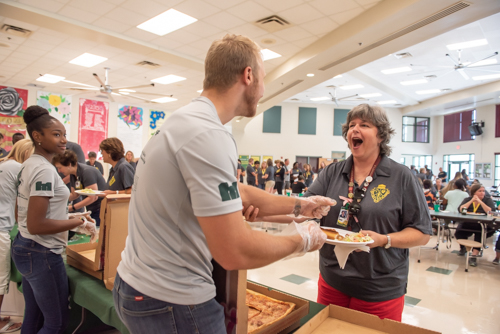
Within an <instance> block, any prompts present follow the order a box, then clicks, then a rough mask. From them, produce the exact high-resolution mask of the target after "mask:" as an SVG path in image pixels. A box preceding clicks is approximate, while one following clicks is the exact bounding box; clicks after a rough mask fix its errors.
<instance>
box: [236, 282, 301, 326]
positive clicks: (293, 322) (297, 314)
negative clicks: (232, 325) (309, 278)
mask: <svg viewBox="0 0 500 334" xmlns="http://www.w3.org/2000/svg"><path fill="white" fill-rule="evenodd" d="M247 289H249V290H253V291H255V292H258V293H261V294H263V295H266V296H268V297H271V298H274V299H277V300H281V301H284V302H292V303H294V304H295V309H294V310H293V311H292V312H291V313H290V314H288V315H287V316H286V317H284V318H283V319H280V320H279V321H277V322H276V323H274V324H272V325H271V326H268V327H265V328H263V329H262V330H260V331H257V332H256V333H258V334H276V333H280V334H287V333H290V332H292V331H293V330H295V329H297V328H298V327H299V326H300V319H302V318H303V317H305V316H306V315H308V314H309V301H308V300H306V299H302V298H299V297H295V296H292V295H289V294H287V293H284V292H281V291H277V290H272V289H270V288H268V287H266V286H263V285H260V284H257V283H253V282H248V281H247ZM245 294H246V292H245ZM246 314H248V307H246ZM247 322H248V320H247V321H245V323H247Z"/></svg>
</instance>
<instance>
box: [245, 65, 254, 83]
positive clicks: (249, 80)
mask: <svg viewBox="0 0 500 334" xmlns="http://www.w3.org/2000/svg"><path fill="white" fill-rule="evenodd" d="M243 80H244V82H245V84H246V85H247V86H250V84H251V83H252V81H253V80H254V79H253V71H252V68H251V67H250V66H247V67H245V69H244V70H243Z"/></svg>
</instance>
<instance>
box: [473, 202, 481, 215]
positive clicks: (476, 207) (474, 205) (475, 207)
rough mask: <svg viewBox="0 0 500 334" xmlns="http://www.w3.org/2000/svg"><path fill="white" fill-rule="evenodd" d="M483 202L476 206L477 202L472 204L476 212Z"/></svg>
mask: <svg viewBox="0 0 500 334" xmlns="http://www.w3.org/2000/svg"><path fill="white" fill-rule="evenodd" d="M480 205H481V204H479V203H477V206H476V203H472V206H473V207H474V213H476V211H477V209H479V206H480Z"/></svg>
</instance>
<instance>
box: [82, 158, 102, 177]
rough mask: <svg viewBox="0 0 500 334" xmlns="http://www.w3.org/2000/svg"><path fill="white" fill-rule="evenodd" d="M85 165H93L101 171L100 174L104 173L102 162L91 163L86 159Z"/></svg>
mask: <svg viewBox="0 0 500 334" xmlns="http://www.w3.org/2000/svg"><path fill="white" fill-rule="evenodd" d="M86 164H87V166H91V167H95V168H97V169H98V170H99V172H100V173H101V175H103V174H104V169H103V168H102V164H101V163H100V162H99V161H97V160H96V161H94V165H91V164H90V161H87V162H86Z"/></svg>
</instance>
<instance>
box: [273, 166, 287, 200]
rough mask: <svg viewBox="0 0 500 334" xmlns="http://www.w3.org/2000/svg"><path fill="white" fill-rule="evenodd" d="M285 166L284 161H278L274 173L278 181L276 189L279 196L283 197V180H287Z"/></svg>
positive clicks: (275, 185)
mask: <svg viewBox="0 0 500 334" xmlns="http://www.w3.org/2000/svg"><path fill="white" fill-rule="evenodd" d="M283 165H284V163H283V161H280V160H278V161H277V162H276V171H275V172H274V177H275V179H276V183H275V184H274V189H275V190H276V191H277V192H278V195H283V180H284V179H285V168H284V167H283Z"/></svg>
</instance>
